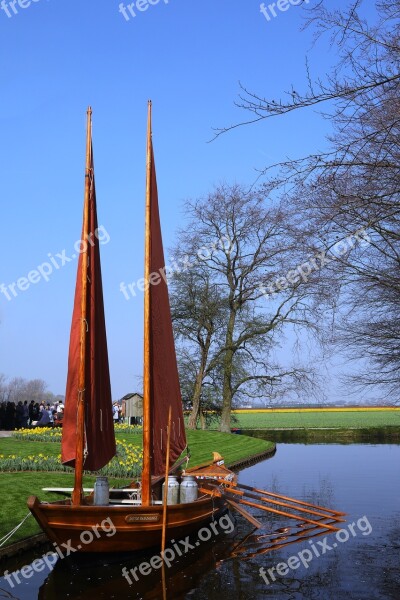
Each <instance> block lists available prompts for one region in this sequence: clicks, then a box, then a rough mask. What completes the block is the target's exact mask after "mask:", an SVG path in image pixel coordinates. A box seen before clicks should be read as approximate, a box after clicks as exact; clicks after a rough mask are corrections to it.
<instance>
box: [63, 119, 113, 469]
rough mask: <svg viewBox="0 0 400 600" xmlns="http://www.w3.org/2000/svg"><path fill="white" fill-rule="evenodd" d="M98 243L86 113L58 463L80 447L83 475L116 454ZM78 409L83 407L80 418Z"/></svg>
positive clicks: (72, 460)
mask: <svg viewBox="0 0 400 600" xmlns="http://www.w3.org/2000/svg"><path fill="white" fill-rule="evenodd" d="M99 237H100V236H99V233H98V223H97V210H96V190H95V182H94V168H93V151H92V140H91V110H90V109H89V111H88V135H87V154H86V180H85V205H84V218H83V228H82V237H81V242H80V249H81V251H80V254H79V262H78V272H77V279H76V288H75V301H74V310H73V316H72V324H71V334H70V345H69V358H68V376H67V389H66V396H65V409H64V419H63V435H62V444H61V455H62V462H63V463H64V464H66V465H69V466H74V467H76V466H77V465H76V461H77V460H79V456H80V455H81V452H80V450H79V444H81V445H82V446H83V448H81V451H82V459H81V460H83V469H86V470H89V471H96V470H97V469H100V468H101V467H103V466H104V465H106V464H107V463H108V462H109V461H110V460H111V459H112V457H113V456H114V455H115V453H116V446H115V436H114V423H113V415H112V399H111V385H110V374H109V366H108V352H107V336H106V326H105V319H104V303H103V288H102V280H101V265H100V248H99V239H98V238H99ZM80 403H83V406H82V410H81V412H80V410H79V404H80ZM79 414H81V415H82V416H83V425H82V424H81V425H82V426H81V431H82V430H83V436H80V435H79V429H80V425H79ZM81 438H82V439H81ZM77 456H78V458H77Z"/></svg>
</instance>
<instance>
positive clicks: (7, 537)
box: [0, 512, 32, 547]
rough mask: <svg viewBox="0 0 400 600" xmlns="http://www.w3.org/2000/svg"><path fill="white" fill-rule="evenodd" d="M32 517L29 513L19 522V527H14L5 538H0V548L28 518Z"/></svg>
mask: <svg viewBox="0 0 400 600" xmlns="http://www.w3.org/2000/svg"><path fill="white" fill-rule="evenodd" d="M31 515H32V513H31V512H29V513H28V514H27V515H26V517H24V518H23V519H22V521H21V523H20V524H19V525H17V526H16V527H14V529H12V530H11V531H10V532H9V533H7V534H6V535H5V536H3V537H2V538H0V547H1V546H4V544H5V543H6V542H8V540H9V539H10V538H11V537H12V536H13V535H14V533H16V532H17V531H18V529H19V528H20V527H21V526H22V525H23V524H24V523H25V521H26V520H27V518H28V517H30V516H31Z"/></svg>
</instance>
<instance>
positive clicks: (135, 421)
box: [121, 392, 143, 425]
mask: <svg viewBox="0 0 400 600" xmlns="http://www.w3.org/2000/svg"><path fill="white" fill-rule="evenodd" d="M121 406H122V418H123V421H124V423H129V425H141V424H142V419H143V396H142V395H141V394H139V393H138V392H133V393H132V394H126V395H125V396H124V397H123V398H121Z"/></svg>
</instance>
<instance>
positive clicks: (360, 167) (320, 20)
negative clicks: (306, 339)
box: [217, 0, 400, 401]
mask: <svg viewBox="0 0 400 600" xmlns="http://www.w3.org/2000/svg"><path fill="white" fill-rule="evenodd" d="M327 6H328V8H327ZM361 8H362V2H361V0H357V1H352V2H351V3H350V4H349V5H348V8H347V9H343V10H333V11H332V10H330V9H329V4H328V3H325V2H320V3H319V5H318V6H317V7H314V6H313V7H312V8H310V9H309V15H310V18H309V20H308V23H307V25H308V26H309V27H314V28H315V31H316V38H317V40H316V42H317V43H318V37H319V36H321V35H330V36H331V41H332V44H335V45H336V46H337V48H338V53H339V59H338V63H337V66H336V68H334V69H333V70H332V72H331V73H330V74H328V75H327V76H324V77H323V78H318V77H313V76H312V75H311V73H310V71H309V69H308V66H307V67H306V72H305V86H304V89H303V90H301V91H298V90H295V89H293V88H290V89H289V90H288V92H287V93H286V94H284V95H283V97H282V98H278V99H274V98H271V99H270V98H267V97H264V96H261V95H259V94H256V93H253V92H249V91H248V90H246V89H245V88H244V87H243V88H242V92H243V93H242V95H241V97H240V100H239V102H238V105H239V106H240V107H241V108H243V109H244V110H246V111H247V112H249V113H250V114H251V118H250V119H248V120H246V121H244V122H242V123H238V124H236V125H233V126H232V127H227V128H223V129H220V130H217V135H219V134H221V133H223V132H226V131H227V130H229V129H232V128H234V127H237V126H241V125H245V124H248V123H254V122H256V121H259V120H262V119H268V118H271V117H275V116H283V115H284V114H286V113H288V112H291V111H294V110H297V111H299V110H302V109H307V107H310V106H314V107H316V106H319V107H321V110H324V113H323V117H324V118H328V119H331V122H332V125H333V130H334V133H333V134H332V135H331V136H330V138H329V141H330V145H331V148H330V150H329V151H328V152H326V153H325V154H320V153H315V154H314V155H310V156H306V157H303V158H300V159H296V160H288V161H285V162H283V163H280V164H279V165H267V166H266V168H265V170H264V173H268V172H270V170H271V169H273V168H274V169H275V170H276V168H277V167H278V168H280V174H279V176H278V177H277V178H276V184H278V183H281V184H285V189H286V193H287V190H288V189H290V192H289V194H288V196H289V197H288V198H287V200H288V202H290V203H291V205H292V206H293V207H294V209H296V210H297V212H298V214H299V215H300V216H301V220H302V223H303V234H302V240H303V242H302V243H303V247H304V248H306V247H308V249H309V251H310V252H315V251H317V249H320V248H324V249H325V251H328V250H329V249H331V248H332V247H333V246H334V245H337V244H338V243H342V251H341V252H340V253H339V256H337V257H336V258H335V260H334V261H331V262H330V264H329V265H327V266H326V267H325V268H324V269H323V270H321V272H320V284H321V286H322V288H321V289H323V290H324V293H325V294H326V293H330V295H331V304H332V306H334V307H335V313H334V329H333V330H332V332H331V333H332V336H331V339H332V341H333V342H335V343H336V344H337V345H338V346H337V347H338V348H341V349H344V350H345V351H346V353H347V356H348V357H349V358H351V359H354V361H355V366H354V369H353V370H352V372H353V381H354V382H355V383H357V384H360V385H361V386H368V387H371V386H374V387H375V389H377V390H380V392H379V393H380V394H381V393H386V394H388V396H389V397H390V398H391V399H392V401H398V400H399V392H398V389H399V383H400V315H399V311H400V270H399V267H400V263H399V260H400V244H399V238H400V225H399V211H400V205H399V192H400V160H399V159H400V135H399V134H400V128H399V127H400V1H399V0H381V1H377V2H376V9H377V15H378V17H377V20H376V21H375V22H374V23H370V22H367V21H366V20H365V19H363V18H361V16H360V9H361ZM275 172H276V171H275ZM289 183H290V184H291V185H290V186H288V184H289ZM356 231H358V232H360V231H362V232H363V239H364V243H363V244H356V245H353V246H352V245H349V244H347V246H346V243H345V241H346V240H348V238H349V236H351V235H353V234H354V232H356ZM360 361H363V362H364V367H365V368H364V369H361V370H358V371H357V366H356V365H358V366H359V365H360Z"/></svg>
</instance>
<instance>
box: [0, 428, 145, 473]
mask: <svg viewBox="0 0 400 600" xmlns="http://www.w3.org/2000/svg"><path fill="white" fill-rule="evenodd" d="M13 438H14V439H15V440H18V441H19V442H22V443H21V444H20V445H18V446H17V447H15V446H14V453H13V454H0V471H2V472H15V471H53V472H54V471H61V472H67V473H70V472H71V471H72V469H71V468H70V467H66V466H64V465H63V464H62V463H61V454H55V453H54V452H50V451H47V452H37V451H36V447H37V449H38V450H40V449H41V447H40V446H41V444H40V442H42V447H47V448H49V446H48V444H47V442H54V443H58V444H60V442H61V430H60V429H49V428H47V427H43V428H37V429H20V430H18V431H15V432H14V434H13ZM10 441H11V439H10ZM43 443H44V444H43ZM35 446H36V447H35ZM142 456H143V452H142V448H141V447H140V446H139V445H135V444H132V443H130V442H128V441H126V440H125V439H117V454H116V456H115V457H114V458H113V459H112V460H111V462H109V463H108V465H106V466H105V467H103V468H102V469H100V471H98V473H97V474H98V475H105V476H108V477H129V478H135V477H139V476H140V474H141V471H142Z"/></svg>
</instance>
